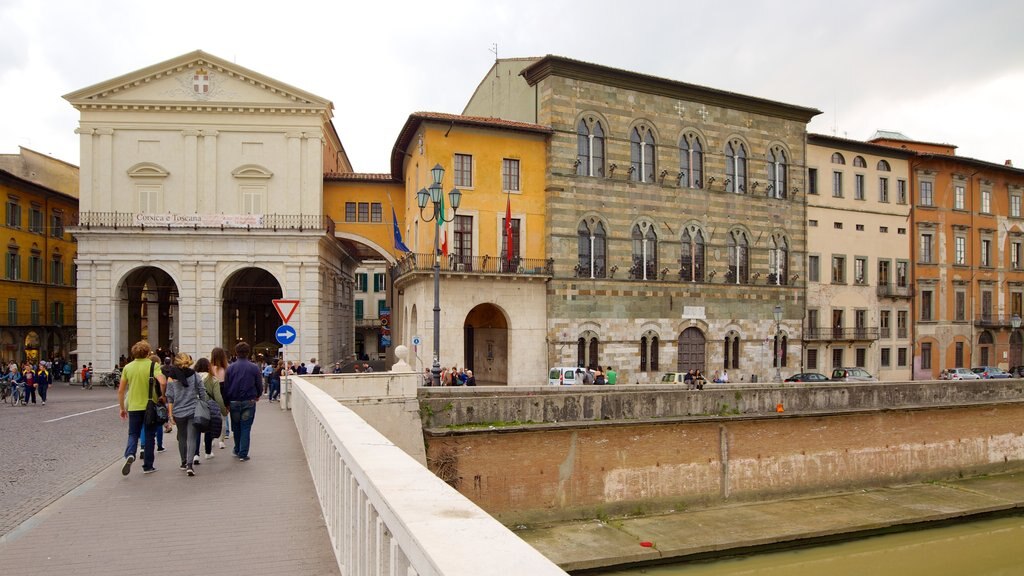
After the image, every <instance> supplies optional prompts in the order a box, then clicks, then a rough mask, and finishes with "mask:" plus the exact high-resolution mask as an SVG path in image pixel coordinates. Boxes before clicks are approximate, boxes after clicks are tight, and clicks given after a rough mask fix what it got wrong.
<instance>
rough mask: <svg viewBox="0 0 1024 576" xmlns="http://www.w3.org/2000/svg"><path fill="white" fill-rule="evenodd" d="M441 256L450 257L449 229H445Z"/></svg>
mask: <svg viewBox="0 0 1024 576" xmlns="http://www.w3.org/2000/svg"><path fill="white" fill-rule="evenodd" d="M441 255H442V256H444V257H446V258H447V257H448V228H445V229H444V240H442V241H441Z"/></svg>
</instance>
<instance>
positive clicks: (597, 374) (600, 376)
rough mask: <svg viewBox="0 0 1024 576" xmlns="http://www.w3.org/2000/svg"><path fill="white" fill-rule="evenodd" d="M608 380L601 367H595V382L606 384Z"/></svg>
mask: <svg viewBox="0 0 1024 576" xmlns="http://www.w3.org/2000/svg"><path fill="white" fill-rule="evenodd" d="M606 382H607V380H606V379H605V375H604V372H601V367H600V366H598V367H597V368H596V369H594V384H597V385H602V384H605V383H606Z"/></svg>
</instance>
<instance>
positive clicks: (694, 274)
mask: <svg viewBox="0 0 1024 576" xmlns="http://www.w3.org/2000/svg"><path fill="white" fill-rule="evenodd" d="M679 279H680V280H682V281H683V282H703V281H704V232H703V231H702V230H701V229H700V228H697V227H696V226H688V227H687V228H685V229H683V236H682V243H681V249H680V253H679Z"/></svg>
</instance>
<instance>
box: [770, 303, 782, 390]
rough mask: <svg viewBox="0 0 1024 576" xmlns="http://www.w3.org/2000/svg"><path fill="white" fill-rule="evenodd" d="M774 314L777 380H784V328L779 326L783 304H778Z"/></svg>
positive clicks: (773, 311)
mask: <svg viewBox="0 0 1024 576" xmlns="http://www.w3.org/2000/svg"><path fill="white" fill-rule="evenodd" d="M772 314H773V315H775V381H776V382H782V330H781V328H780V327H779V324H780V323H781V322H782V306H779V305H777V304H776V305H775V308H774V309H773V310H772Z"/></svg>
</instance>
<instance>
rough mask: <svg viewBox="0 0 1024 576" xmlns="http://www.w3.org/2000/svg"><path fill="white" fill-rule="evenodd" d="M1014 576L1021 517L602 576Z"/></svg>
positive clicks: (1022, 544) (1021, 559)
mask: <svg viewBox="0 0 1024 576" xmlns="http://www.w3.org/2000/svg"><path fill="white" fill-rule="evenodd" d="M641 574H642V575H644V576H727V575H728V576H754V575H756V576H865V575H870V576H917V575H929V576H1020V575H1022V574H1024V516H1014V517H1009V518H997V519H992V520H980V521H976V522H967V523H963V524H957V525H953V526H944V527H941V528H931V529H927V530H918V531H913V532H903V533H899V534H888V535H884V536H872V537H870V538H863V539H860V540H853V541H850V542H843V543H838V544H829V545H824V546H818V547H814V548H806V549H799V550H788V551H781V552H771V553H764V554H758V555H756V556H749V557H743V558H730V559H724V560H716V561H712V562H701V563H693V564H676V565H668V566H651V567H647V568H632V569H629V570H619V571H613V572H606V573H604V575H603V576H638V575H641Z"/></svg>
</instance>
